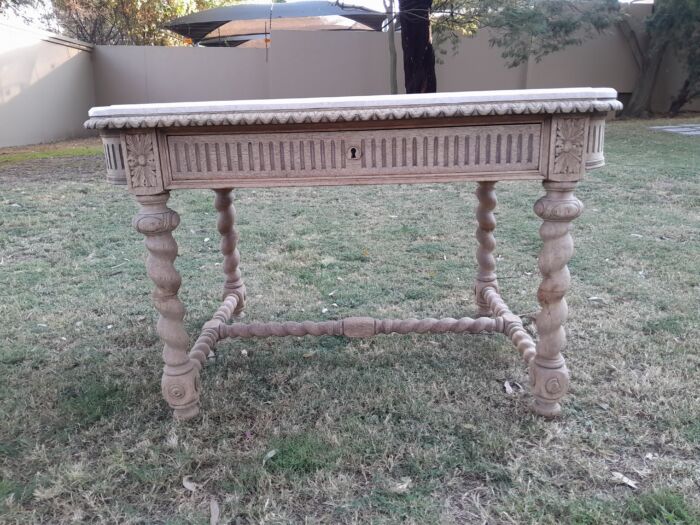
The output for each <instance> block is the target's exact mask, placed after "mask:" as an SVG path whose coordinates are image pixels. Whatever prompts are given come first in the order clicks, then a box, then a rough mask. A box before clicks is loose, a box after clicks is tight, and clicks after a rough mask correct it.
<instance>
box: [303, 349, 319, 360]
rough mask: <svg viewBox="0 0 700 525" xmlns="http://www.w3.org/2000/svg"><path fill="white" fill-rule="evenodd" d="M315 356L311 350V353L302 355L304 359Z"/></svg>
mask: <svg viewBox="0 0 700 525" xmlns="http://www.w3.org/2000/svg"><path fill="white" fill-rule="evenodd" d="M315 355H316V352H314V351H313V350H312V351H311V352H306V353H305V354H304V358H305V359H309V358H310V357H313V356H315Z"/></svg>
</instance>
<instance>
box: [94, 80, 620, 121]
mask: <svg viewBox="0 0 700 525" xmlns="http://www.w3.org/2000/svg"><path fill="white" fill-rule="evenodd" d="M616 97H617V92H616V91H615V90H614V89H611V88H564V89H523V90H502V91H466V92H458V93H438V94H435V93H422V94H413V95H379V96H362V97H326V98H300V99H276V100H244V101H230V102H192V103H169V104H135V105H121V106H105V107H95V108H92V109H91V110H90V113H89V115H90V117H91V118H90V119H89V120H88V121H86V122H85V127H86V128H91V129H106V128H152V127H183V126H212V125H254V124H301V123H317V122H342V121H366V120H400V119H408V118H411V119H415V118H436V117H438V118H439V117H460V116H474V115H508V114H535V113H579V112H592V111H614V110H619V109H622V104H621V103H620V102H619V101H617V99H616Z"/></svg>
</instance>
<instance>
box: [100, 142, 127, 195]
mask: <svg viewBox="0 0 700 525" xmlns="http://www.w3.org/2000/svg"><path fill="white" fill-rule="evenodd" d="M101 137H102V149H103V150H104V155H105V166H106V167H107V182H109V183H110V184H114V185H119V186H121V185H126V159H125V156H124V149H123V148H122V143H121V137H120V136H119V133H118V132H103V133H102V135H101Z"/></svg>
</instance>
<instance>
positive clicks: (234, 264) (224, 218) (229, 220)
mask: <svg viewBox="0 0 700 525" xmlns="http://www.w3.org/2000/svg"><path fill="white" fill-rule="evenodd" d="M214 206H215V207H216V209H217V211H218V212H219V220H218V223H217V227H218V230H219V233H220V234H221V253H222V254H223V256H224V273H225V274H226V282H225V283H224V294H223V296H224V298H226V297H227V296H228V295H231V294H235V295H236V296H237V298H238V301H237V304H236V308H235V310H234V312H233V314H234V315H237V314H240V313H241V312H242V311H243V308H244V307H245V295H246V290H245V284H243V279H242V278H241V269H240V268H239V264H240V262H241V254H240V252H239V251H238V231H237V230H236V208H235V207H234V206H233V190H230V189H223V190H216V197H215V199H214Z"/></svg>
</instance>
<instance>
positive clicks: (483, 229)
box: [474, 182, 498, 315]
mask: <svg viewBox="0 0 700 525" xmlns="http://www.w3.org/2000/svg"><path fill="white" fill-rule="evenodd" d="M495 186H496V183H495V182H479V183H478V184H477V187H476V197H477V199H478V201H479V202H478V205H477V207H476V221H477V228H476V240H477V242H478V246H477V249H476V262H477V263H478V265H479V269H478V271H477V274H476V280H475V282H474V294H475V296H476V306H477V312H478V314H479V315H491V314H492V309H491V308H490V307H489V304H488V301H487V300H486V298H485V297H484V291H485V290H486V289H487V288H493V289H494V290H496V291H498V281H497V280H496V258H495V257H494V256H493V251H494V250H495V248H496V238H495V237H494V235H493V231H494V230H495V229H496V216H495V215H494V214H493V210H494V209H495V208H496V204H497V202H498V201H497V200H496V190H495Z"/></svg>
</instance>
